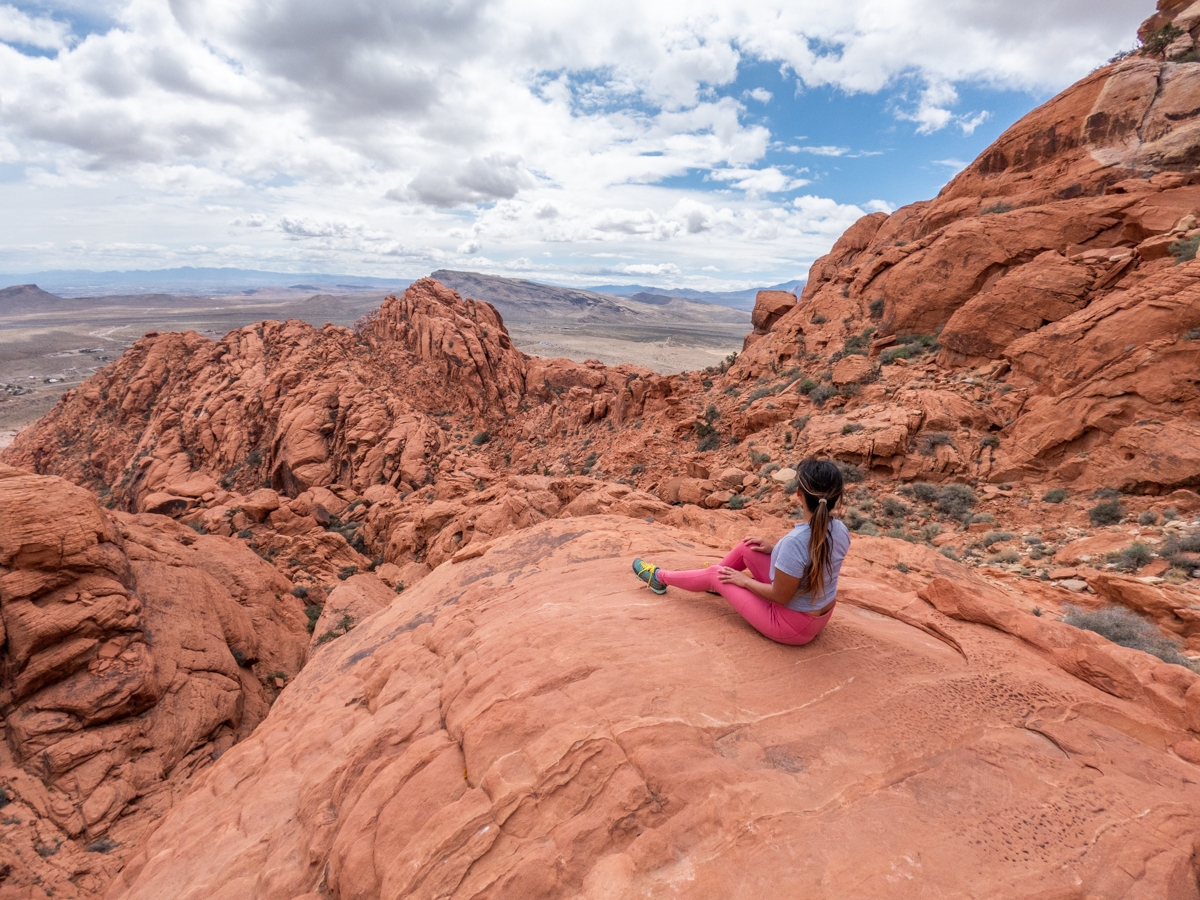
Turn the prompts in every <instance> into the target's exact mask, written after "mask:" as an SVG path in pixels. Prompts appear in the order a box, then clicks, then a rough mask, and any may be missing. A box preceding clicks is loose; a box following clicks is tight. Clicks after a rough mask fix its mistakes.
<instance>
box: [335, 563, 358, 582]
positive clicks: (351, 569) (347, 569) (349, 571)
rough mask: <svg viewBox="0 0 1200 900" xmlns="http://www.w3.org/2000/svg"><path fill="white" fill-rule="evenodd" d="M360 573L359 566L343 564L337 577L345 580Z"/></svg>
mask: <svg viewBox="0 0 1200 900" xmlns="http://www.w3.org/2000/svg"><path fill="white" fill-rule="evenodd" d="M357 574H358V566H342V567H341V568H340V569H338V573H337V577H338V580H340V581H345V580H346V579H347V578H350V577H351V576H353V575H357Z"/></svg>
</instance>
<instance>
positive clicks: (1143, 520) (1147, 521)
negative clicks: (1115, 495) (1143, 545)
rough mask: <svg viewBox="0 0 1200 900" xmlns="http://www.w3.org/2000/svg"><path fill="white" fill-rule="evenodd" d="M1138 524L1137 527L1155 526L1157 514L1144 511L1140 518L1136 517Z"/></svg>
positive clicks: (1152, 511) (1151, 511)
mask: <svg viewBox="0 0 1200 900" xmlns="http://www.w3.org/2000/svg"><path fill="white" fill-rule="evenodd" d="M1138 524H1139V525H1157V524H1158V513H1156V512H1155V511H1154V510H1152V509H1148V510H1146V511H1145V512H1144V513H1142V514H1141V515H1140V516H1138Z"/></svg>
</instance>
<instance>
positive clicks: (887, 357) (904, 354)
mask: <svg viewBox="0 0 1200 900" xmlns="http://www.w3.org/2000/svg"><path fill="white" fill-rule="evenodd" d="M912 356H913V350H912V348H911V347H889V348H888V349H887V350H884V351H883V352H882V353H881V354H879V361H880V362H881V363H883V364H884V365H885V366H887V365H890V364H892V363H894V362H895V361H896V360H898V359H911V358H912Z"/></svg>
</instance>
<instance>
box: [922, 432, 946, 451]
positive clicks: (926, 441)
mask: <svg viewBox="0 0 1200 900" xmlns="http://www.w3.org/2000/svg"><path fill="white" fill-rule="evenodd" d="M953 446H954V438H952V437H951V436H950V434H949V432H945V431H930V432H928V433H927V434H925V435H923V436H922V437H921V444H920V448H919V452H920V454H921V455H922V456H933V455H934V454H935V453H936V452H937V448H938V447H953Z"/></svg>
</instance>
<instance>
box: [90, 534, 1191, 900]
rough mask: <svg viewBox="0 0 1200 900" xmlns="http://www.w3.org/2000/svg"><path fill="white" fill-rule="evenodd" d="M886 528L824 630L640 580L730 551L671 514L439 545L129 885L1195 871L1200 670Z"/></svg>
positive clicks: (838, 879) (179, 813)
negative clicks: (984, 577)
mask: <svg viewBox="0 0 1200 900" xmlns="http://www.w3.org/2000/svg"><path fill="white" fill-rule="evenodd" d="M862 541H863V542H864V543H865V544H867V545H868V546H867V547H865V548H863V552H862V554H861V555H860V556H859V557H858V558H857V559H856V560H855V561H854V562H853V563H852V564H851V565H850V566H849V567H848V569H847V570H846V571H845V573H844V574H843V588H842V590H843V600H842V602H841V603H840V604H839V607H838V610H837V611H836V612H835V614H834V616H835V617H834V620H833V622H832V623H831V624H830V626H829V627H828V628H827V629H826V630H825V632H824V633H823V634H822V635H821V636H820V637H819V638H818V640H817V641H816V642H815V643H814V644H812V645H810V646H809V647H805V648H788V647H783V646H781V645H777V644H772V643H770V642H768V641H764V640H763V639H762V638H761V637H759V636H758V635H757V634H756V633H754V632H753V631H751V630H750V629H749V628H748V627H747V626H746V625H745V623H744V622H743V621H742V620H741V619H739V618H738V617H737V615H736V614H735V613H733V612H732V611H731V610H730V609H729V608H728V607H727V606H726V605H725V604H724V602H723V601H722V600H720V599H719V598H715V597H710V596H707V595H703V594H700V595H696V594H688V593H685V592H679V591H675V590H673V589H672V590H671V591H669V592H668V594H667V595H666V596H663V597H658V596H655V595H652V594H651V593H650V592H649V591H647V590H646V589H645V588H644V587H643V586H642V585H641V584H640V583H639V582H637V581H636V580H635V579H634V578H633V576H632V575H631V574H629V573H628V571H627V569H628V565H629V562H628V560H629V557H630V556H632V555H633V554H635V553H646V552H649V553H651V554H652V555H653V557H654V558H655V559H656V560H657V561H659V562H662V563H665V564H668V565H672V566H680V567H682V566H690V565H694V564H697V563H699V562H704V561H708V560H710V559H712V558H713V557H714V556H716V554H717V552H718V551H717V550H715V549H713V548H710V547H707V546H702V545H697V543H696V538H695V537H694V536H693V535H689V534H687V533H684V532H679V531H674V530H671V529H666V528H663V527H661V526H657V525H654V526H651V525H647V524H646V523H637V522H632V521H630V520H628V519H617V518H612V517H593V518H588V519H577V520H571V521H566V522H556V523H547V524H545V525H542V526H538V527H536V528H532V529H528V530H525V531H523V532H521V533H519V534H515V535H512V536H510V537H507V538H504V539H502V540H501V541H499V542H497V543H495V544H494V545H493V546H492V547H491V549H489V550H488V551H487V553H485V554H483V555H482V556H480V557H478V558H477V559H473V560H470V561H468V562H465V563H463V564H461V565H451V566H443V567H441V568H439V569H437V570H436V571H435V572H434V573H433V574H431V575H430V576H429V577H428V578H426V579H425V580H424V581H422V582H421V583H420V585H418V586H417V587H416V588H414V589H412V591H411V592H405V594H404V595H403V597H402V598H400V599H399V600H397V601H396V602H395V603H394V604H393V605H392V606H390V607H389V608H387V609H386V610H384V611H383V612H381V613H379V614H377V615H376V616H374V617H372V618H371V619H369V620H367V621H366V622H364V623H363V624H362V625H361V626H359V627H358V628H357V629H355V630H354V631H353V632H351V633H350V634H349V635H347V636H346V637H344V638H340V639H338V640H337V641H336V642H333V643H332V644H330V645H329V646H328V647H324V648H321V649H319V650H318V651H317V652H316V654H315V656H314V657H313V659H312V661H311V662H310V663H309V664H308V666H306V667H305V669H304V671H303V672H302V673H301V674H300V676H299V677H298V678H297V680H296V681H295V682H294V683H293V684H292V685H291V686H290V687H289V688H288V689H287V690H286V691H285V692H284V695H283V696H282V697H281V698H280V700H279V702H278V703H277V704H276V705H275V707H274V708H273V709H272V712H271V715H270V716H269V718H268V719H267V721H266V722H265V723H264V724H263V725H262V726H261V727H260V729H259V730H258V731H257V732H256V733H255V734H254V735H253V736H252V737H251V738H249V739H248V740H247V741H244V742H242V743H241V744H239V745H238V746H237V747H235V748H233V749H232V750H231V751H230V752H229V753H227V754H225V756H223V757H222V759H221V760H220V762H219V763H218V764H217V765H216V766H215V767H213V768H212V769H211V770H209V771H207V772H206V773H205V774H204V775H202V776H201V777H200V780H199V781H198V782H197V783H196V785H195V787H194V789H193V790H192V792H191V793H190V795H189V796H188V797H187V798H185V799H184V800H183V801H182V802H181V803H180V804H179V805H177V806H176V807H175V808H174V809H173V810H172V811H171V813H170V814H169V815H168V817H167V818H166V819H165V820H164V822H163V823H162V825H161V826H160V827H159V829H158V830H157V831H156V832H155V834H154V835H152V836H151V837H149V838H148V839H147V840H146V841H145V843H144V844H143V846H142V848H141V850H140V852H139V854H138V856H137V858H136V859H134V860H132V861H131V863H130V864H129V865H128V866H127V867H126V868H125V870H124V871H123V872H122V873H121V875H120V876H119V878H118V880H117V882H116V883H115V884H114V885H113V887H112V890H111V892H110V896H111V897H113V898H122V900H124V898H129V900H134V898H139V900H140V898H158V897H163V896H172V897H177V898H181V900H182V898H209V897H222V896H232V895H233V893H235V892H236V893H238V894H239V895H240V896H255V897H260V898H264V900H269V898H280V900H293V898H296V897H301V896H303V897H308V896H312V897H316V896H334V897H464V898H465V897H481V896H504V897H521V898H538V897H545V898H551V897H563V896H582V897H640V896H674V895H678V894H679V893H681V892H682V893H683V894H685V895H687V896H695V897H717V896H720V897H746V898H758V897H762V896H765V895H770V896H776V895H780V896H782V895H787V896H793V895H794V896H802V895H805V896H829V897H842V896H871V897H880V898H888V897H896V898H900V897H911V896H912V891H913V884H914V882H916V881H918V880H919V883H920V884H921V885H922V890H923V891H925V892H935V893H938V894H941V895H944V896H1001V895H1003V896H1054V895H1057V894H1061V895H1063V896H1107V897H1135V896H1147V897H1149V896H1156V897H1176V896H1178V897H1184V896H1188V894H1187V893H1186V890H1185V889H1184V888H1183V887H1182V886H1183V885H1187V884H1190V885H1193V886H1194V884H1195V883H1196V878H1197V872H1196V870H1195V868H1194V861H1193V859H1192V842H1193V841H1194V840H1195V839H1196V838H1197V837H1200V813H1197V812H1196V810H1197V808H1200V807H1198V806H1197V804H1198V803H1200V788H1198V787H1197V784H1196V778H1195V771H1196V770H1195V768H1194V764H1193V763H1191V762H1188V761H1186V756H1187V754H1189V753H1190V752H1191V748H1192V745H1193V743H1194V737H1195V733H1194V732H1192V731H1190V730H1189V725H1188V722H1189V721H1190V720H1189V718H1188V717H1189V714H1190V711H1192V707H1193V705H1194V704H1193V703H1192V702H1191V701H1190V700H1189V698H1190V697H1191V696H1192V694H1193V693H1200V691H1192V686H1193V685H1195V684H1197V683H1200V678H1198V677H1197V676H1196V675H1194V674H1192V673H1190V672H1187V671H1186V670H1183V669H1181V668H1179V667H1175V666H1167V665H1165V664H1155V663H1150V662H1147V661H1146V658H1145V657H1144V655H1143V654H1139V653H1136V652H1135V651H1126V650H1122V649H1121V648H1113V647H1112V645H1109V644H1107V642H1105V641H1103V640H1102V639H1100V638H1098V637H1096V636H1094V635H1092V636H1090V638H1091V640H1088V639H1086V636H1085V639H1084V640H1082V641H1078V640H1076V639H1075V635H1076V634H1077V632H1076V631H1075V629H1071V628H1069V626H1066V625H1062V624H1060V623H1057V622H1049V621H1045V620H1042V619H1038V618H1036V617H1035V616H1032V615H1030V614H1029V613H1027V612H1023V611H1017V610H1013V609H1012V607H1011V604H1010V603H1009V602H1008V601H1007V600H1006V599H1005V598H1004V597H1003V592H996V591H994V590H993V589H987V588H985V587H983V586H980V585H977V584H975V583H974V582H973V581H972V578H971V576H970V575H969V574H968V573H967V571H966V570H963V569H961V568H959V567H957V566H955V565H954V564H952V563H950V562H948V561H947V560H945V559H943V558H941V557H940V556H937V555H936V554H932V553H930V552H929V551H923V550H916V549H910V550H906V551H904V552H905V553H906V555H905V556H904V557H903V558H905V559H907V560H908V563H909V564H910V567H911V570H912V573H913V574H912V577H913V579H914V581H915V582H917V583H919V582H920V581H922V580H925V579H924V578H923V577H922V575H924V576H934V577H933V580H932V581H930V582H929V583H928V585H927V586H926V587H925V588H922V590H921V595H922V596H923V597H925V596H927V597H928V598H929V599H928V600H923V599H919V598H918V597H917V595H916V593H915V592H914V591H913V587H909V586H908V584H907V583H906V582H907V577H906V576H902V575H900V574H899V573H898V572H896V571H895V569H894V568H892V562H893V560H894V557H893V556H892V555H891V553H892V551H891V550H890V547H891V546H892V545H893V543H894V542H886V541H882V542H878V549H874V548H875V547H876V546H877V545H876V543H875V542H872V541H870V539H862ZM901 546H903V545H901ZM872 558H878V559H879V562H880V563H884V565H880V566H876V565H874V564H873V563H872V562H871V561H870V560H871V559H872ZM518 571H521V572H523V573H524V574H522V575H521V576H519V577H517V578H515V579H514V578H513V577H512V574H513V573H515V572H518ZM914 586H915V584H914ZM997 594H999V595H997ZM976 623H981V624H976ZM1198 724H1200V723H1198ZM1172 746H1179V747H1180V748H1181V752H1180V753H1178V754H1175V753H1172V752H1171V751H1170V750H1169V749H1167V748H1169V747H1172ZM1151 761H1153V762H1151ZM1131 809H1136V810H1137V811H1138V815H1137V816H1134V817H1131V816H1130V815H1129V810H1131ZM248 810H254V814H253V815H247V814H246V812H245V811H248ZM864 835H870V840H865V839H864ZM1014 847H1023V848H1025V849H1026V850H1028V852H1024V850H1017V851H1015V852H1014V850H1013V849H1012V848H1014ZM797 848H803V852H798V850H797ZM909 876H911V877H909Z"/></svg>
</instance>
